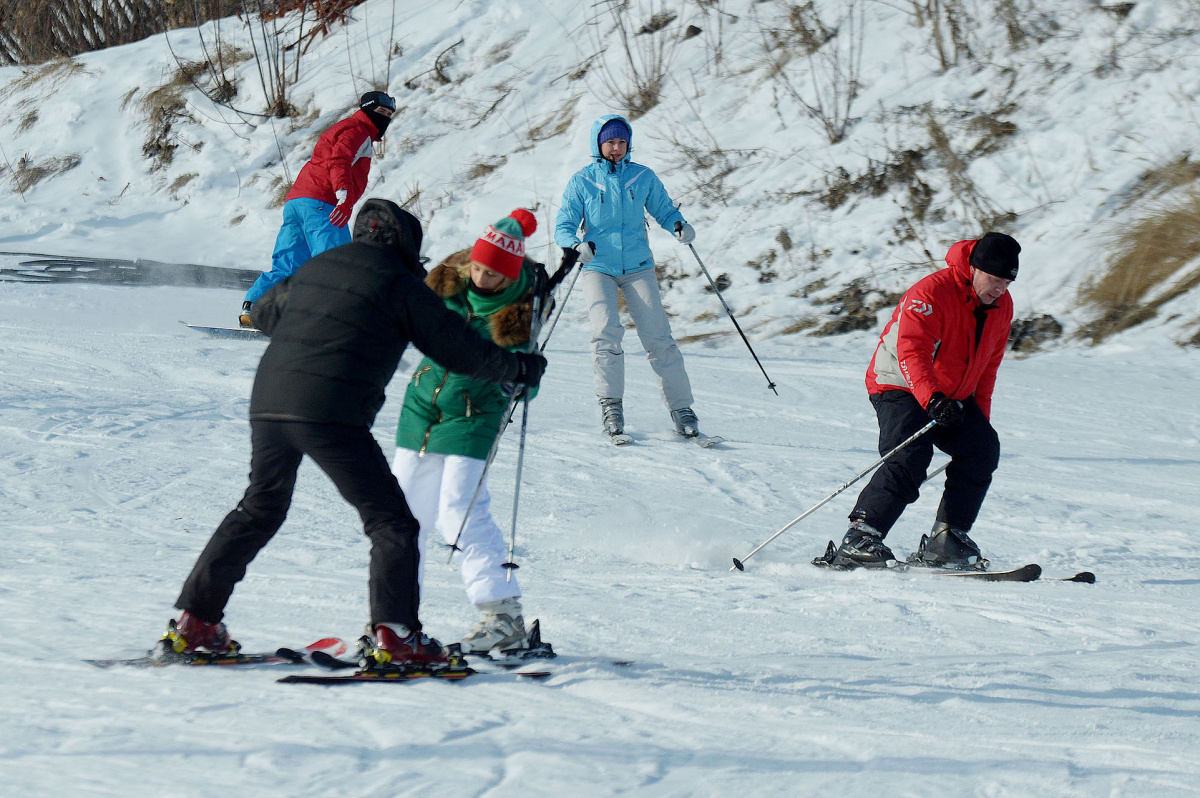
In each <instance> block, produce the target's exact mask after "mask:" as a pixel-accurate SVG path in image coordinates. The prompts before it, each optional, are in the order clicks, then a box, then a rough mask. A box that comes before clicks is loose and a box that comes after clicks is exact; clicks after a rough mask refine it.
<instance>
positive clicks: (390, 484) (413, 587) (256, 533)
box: [175, 420, 421, 631]
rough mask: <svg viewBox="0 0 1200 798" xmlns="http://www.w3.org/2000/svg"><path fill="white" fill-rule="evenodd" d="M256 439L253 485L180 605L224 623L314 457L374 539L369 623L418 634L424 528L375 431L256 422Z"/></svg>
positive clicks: (215, 535) (190, 578)
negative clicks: (400, 627) (420, 545)
mask: <svg viewBox="0 0 1200 798" xmlns="http://www.w3.org/2000/svg"><path fill="white" fill-rule="evenodd" d="M250 440H251V445H252V448H253V452H252V454H251V457H250V487H248V488H247V489H246V494H245V495H244V496H243V497H242V500H241V502H239V503H238V506H237V508H236V509H234V510H233V511H232V512H230V513H229V515H227V516H225V520H224V521H222V522H221V524H220V526H218V527H217V531H216V532H214V533H213V536H212V538H211V539H210V540H209V541H208V545H207V546H205V547H204V551H203V552H202V553H201V554H200V559H199V560H197V561H196V565H195V566H194V567H193V568H192V573H191V574H190V575H189V576H188V578H187V581H186V582H184V584H183V590H182V592H180V594H179V598H178V599H176V601H175V606H176V607H178V608H179V609H181V610H187V611H188V612H190V613H192V614H193V615H195V616H196V617H198V618H200V619H201V620H204V621H208V622H209V623H216V622H218V621H220V620H221V618H222V616H223V615H224V612H225V605H226V604H227V603H228V602H229V597H230V595H232V593H233V588H234V586H235V585H236V584H237V583H238V582H240V581H241V580H242V578H243V577H244V576H245V575H246V566H247V565H249V564H250V561H251V560H253V559H254V557H255V555H257V554H258V552H259V550H260V549H262V547H263V546H265V545H267V542H268V541H270V540H271V538H272V536H274V534H275V533H276V532H277V531H278V530H279V527H280V526H282V524H283V520H284V518H286V517H287V511H288V507H289V506H290V505H291V503H292V491H293V489H294V488H295V487H296V471H297V470H298V469H299V468H300V461H301V459H302V458H303V457H304V455H308V456H309V457H310V458H312V460H313V462H315V463H316V464H317V465H318V466H319V467H320V468H321V470H322V471H324V472H325V473H326V474H327V475H328V476H329V478H330V479H332V480H333V484H334V485H335V486H336V487H337V489H338V491H339V492H340V493H341V494H342V497H343V498H344V499H345V500H346V501H348V502H350V504H352V505H354V507H355V509H357V510H358V514H359V515H360V516H361V517H362V522H363V529H364V531H365V532H366V534H367V537H368V538H370V540H371V565H370V583H369V586H370V602H371V622H372V623H384V622H392V623H400V624H403V625H405V626H407V627H408V628H409V629H411V630H414V631H415V630H419V629H420V628H421V623H420V621H419V620H418V619H417V609H418V606H419V604H420V593H419V587H418V585H417V564H418V557H419V554H418V550H417V533H418V530H419V525H418V524H417V520H416V519H415V518H414V517H413V514H412V511H411V510H409V507H408V502H406V501H405V499H404V493H403V491H401V490H400V485H399V483H397V482H396V477H395V476H394V475H393V474H392V470H391V468H390V467H389V465H388V461H387V458H386V457H385V456H384V454H383V451H382V450H381V449H380V448H379V444H378V443H377V442H376V441H375V437H374V436H373V435H372V434H371V430H370V429H369V428H367V427H366V426H348V425H343V424H312V423H307V422H302V421H261V420H251V422H250Z"/></svg>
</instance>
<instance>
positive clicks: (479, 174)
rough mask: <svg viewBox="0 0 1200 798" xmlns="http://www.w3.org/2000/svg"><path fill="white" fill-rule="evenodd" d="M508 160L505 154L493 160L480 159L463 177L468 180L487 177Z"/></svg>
mask: <svg viewBox="0 0 1200 798" xmlns="http://www.w3.org/2000/svg"><path fill="white" fill-rule="evenodd" d="M507 161H508V159H507V158H505V157H504V156H503V155H501V156H499V157H497V158H496V159H494V160H491V161H479V162H478V163H475V164H473V165H472V166H470V167H469V168H468V169H467V171H466V172H464V173H463V177H464V178H466V179H467V180H479V179H480V178H484V177H487V176H488V175H490V174H491V173H492V172H494V171H496V170H497V169H499V168H500V167H502V166H504V164H505V163H507Z"/></svg>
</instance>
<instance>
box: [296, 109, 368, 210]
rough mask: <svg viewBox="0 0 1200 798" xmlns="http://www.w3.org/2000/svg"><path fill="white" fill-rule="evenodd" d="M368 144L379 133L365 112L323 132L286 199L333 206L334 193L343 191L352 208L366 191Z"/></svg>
mask: <svg viewBox="0 0 1200 798" xmlns="http://www.w3.org/2000/svg"><path fill="white" fill-rule="evenodd" d="M372 141H379V129H378V128H377V127H375V123H374V122H372V121H371V117H369V116H367V114H366V112H365V111H355V112H354V115H353V116H349V117H346V118H345V119H343V120H342V121H340V122H338V123H337V124H335V125H334V126H333V127H331V128H329V129H328V130H326V131H325V132H324V133H322V134H321V138H319V139H317V146H315V147H313V154H312V157H311V158H309V159H308V163H306V164H304V168H302V169H301V170H300V175H299V176H298V177H297V178H296V182H295V184H294V185H293V186H292V190H291V191H289V192H288V195H287V199H289V200H293V199H297V198H298V197H308V198H310V199H315V200H320V201H321V202H328V203H329V204H330V205H337V197H336V196H335V195H334V192H336V191H337V190H338V189H339V188H344V189H346V202H347V203H349V204H350V207H354V204H355V203H356V202H358V200H359V198H360V197H362V194H363V191H364V190H366V188H367V174H368V173H369V172H370V171H371V155H372V150H371V142H372ZM285 201H286V200H285Z"/></svg>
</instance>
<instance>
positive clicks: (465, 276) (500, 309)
mask: <svg viewBox="0 0 1200 798" xmlns="http://www.w3.org/2000/svg"><path fill="white" fill-rule="evenodd" d="M533 270H534V263H533V261H531V260H530V259H529V258H525V262H524V264H523V265H522V268H521V275H520V277H518V278H517V280H516V282H514V283H513V284H512V285H510V286H509V287H508V288H507V289H505V290H504V291H502V292H501V293H500V294H498V295H496V296H493V297H484V296H482V295H479V294H471V293H470V292H469V287H468V286H469V284H470V280H471V277H470V274H471V250H469V249H464V250H460V251H458V252H455V253H454V254H452V255H450V256H448V257H446V258H445V259H444V260H443V261H442V262H441V263H439V264H438V265H437V266H435V267H434V268H433V270H432V271H430V272H429V276H428V277H427V278H425V284H426V285H427V286H429V287H430V288H431V289H433V292H434V293H435V294H437V295H438V296H439V297H441V298H442V299H443V300H446V301H447V304H454V305H458V306H460V307H461V308H462V309H464V310H467V311H468V312H470V313H471V314H473V315H476V316H481V317H483V318H486V319H487V320H488V332H489V334H490V335H491V338H492V340H493V341H494V342H495V343H496V344H497V345H498V346H503V347H505V348H506V349H511V348H513V347H515V346H521V345H522V344H525V343H528V341H529V330H530V328H531V325H532V321H533V290H532V287H531V277H532V275H533Z"/></svg>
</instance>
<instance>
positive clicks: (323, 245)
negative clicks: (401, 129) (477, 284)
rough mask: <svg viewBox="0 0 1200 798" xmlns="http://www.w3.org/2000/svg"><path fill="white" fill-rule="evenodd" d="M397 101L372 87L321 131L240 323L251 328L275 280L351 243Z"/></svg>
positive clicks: (289, 197)
mask: <svg viewBox="0 0 1200 798" xmlns="http://www.w3.org/2000/svg"><path fill="white" fill-rule="evenodd" d="M395 112H396V101H395V100H394V99H392V98H391V97H390V96H389V95H387V94H386V93H384V92H382V91H369V92H367V93H366V94H364V95H363V96H362V97H361V98H359V101H358V110H357V111H355V112H354V114H353V115H351V116H349V117H347V118H345V119H343V120H341V121H340V122H338V123H337V124H335V125H334V126H333V127H331V128H329V129H328V130H326V131H325V132H324V133H322V134H321V138H319V139H317V146H315V147H314V148H313V154H312V157H311V158H309V160H308V163H306V164H304V166H303V167H302V168H301V169H300V174H299V175H298V176H297V177H296V182H295V183H294V184H293V185H292V190H291V191H289V192H288V195H287V198H286V199H285V200H284V204H283V226H282V227H281V228H279V235H278V236H276V238H275V251H274V253H273V254H272V255H271V270H270V271H268V272H263V274H262V275H261V276H260V277H259V278H258V279H257V280H255V281H254V285H252V286H250V290H249V291H247V292H246V299H245V301H244V302H242V313H241V316H240V317H239V319H238V320H239V321H240V322H241V324H242V326H244V327H249V326H251V322H250V307H251V305H253V304H254V303H255V302H257V301H258V298H259V297H261V296H262V295H263V294H265V293H266V292H267V289H269V288H270V287H271V286H273V285H275V283H277V282H279V281H280V280H282V279H284V278H285V277H290V276H291V275H292V273H293V272H295V271H296V269H299V268H300V267H301V266H302V265H304V263H305V262H306V261H307V260H308V259H309V258H313V257H316V256H317V255H320V254H321V253H322V252H324V251H325V250H327V249H333V248H334V247H340V246H342V245H343V244H349V243H350V228H348V227H347V226H346V224H347V222H349V221H350V214H351V212H352V211H353V210H354V204H355V203H356V202H358V200H359V198H360V197H362V194H363V191H364V190H365V189H366V187H367V175H368V173H369V172H370V171H371V155H372V154H373V150H372V146H371V144H372V142H375V141H379V140H380V139H382V138H383V134H384V133H385V132H387V129H388V124H389V123H390V122H391V121H392V114H394V113H395Z"/></svg>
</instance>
